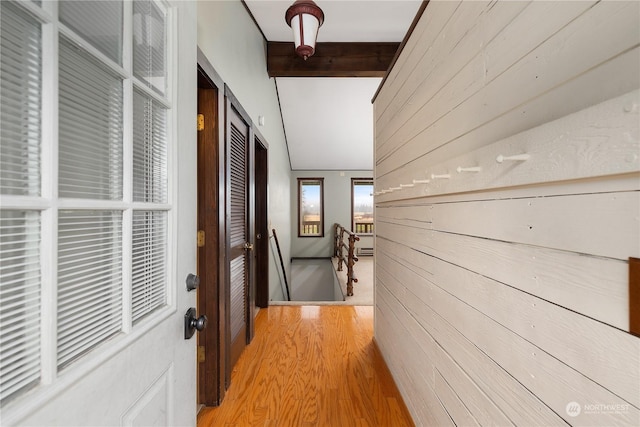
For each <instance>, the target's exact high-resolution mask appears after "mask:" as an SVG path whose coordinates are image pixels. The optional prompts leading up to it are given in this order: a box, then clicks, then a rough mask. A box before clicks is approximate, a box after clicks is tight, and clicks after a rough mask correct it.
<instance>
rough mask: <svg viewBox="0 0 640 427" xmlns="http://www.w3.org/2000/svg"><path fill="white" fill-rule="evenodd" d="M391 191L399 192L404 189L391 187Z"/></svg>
mask: <svg viewBox="0 0 640 427" xmlns="http://www.w3.org/2000/svg"><path fill="white" fill-rule="evenodd" d="M389 190H391V191H398V190H402V187H389Z"/></svg>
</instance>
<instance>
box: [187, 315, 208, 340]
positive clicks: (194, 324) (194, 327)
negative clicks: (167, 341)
mask: <svg viewBox="0 0 640 427" xmlns="http://www.w3.org/2000/svg"><path fill="white" fill-rule="evenodd" d="M206 327H207V316H205V315H202V316H200V317H196V309H195V308H194V307H191V308H190V309H189V310H187V312H186V313H185V314H184V339H185V340H188V339H189V338H191V337H192V336H193V334H195V333H196V331H201V330H203V329H204V328H206Z"/></svg>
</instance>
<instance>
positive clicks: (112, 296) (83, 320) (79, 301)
mask: <svg viewBox="0 0 640 427" xmlns="http://www.w3.org/2000/svg"><path fill="white" fill-rule="evenodd" d="M121 325H122V212H120V211H60V212H59V215H58V367H60V368H62V367H64V366H66V365H67V364H68V363H69V362H71V361H72V360H74V359H75V358H77V357H78V356H81V355H82V354H84V353H85V352H87V351H88V350H90V349H92V348H94V347H95V346H97V345H98V344H100V343H101V342H102V341H104V340H106V339H107V338H109V337H110V336H112V335H114V334H116V333H117V332H119V331H120V329H121Z"/></svg>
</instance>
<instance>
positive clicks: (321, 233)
mask: <svg viewBox="0 0 640 427" xmlns="http://www.w3.org/2000/svg"><path fill="white" fill-rule="evenodd" d="M305 184H314V185H319V186H320V221H319V222H320V224H319V225H318V227H319V230H318V233H316V234H305V233H303V231H304V230H303V228H304V226H303V218H304V216H303V213H302V207H303V205H302V187H303V185H305ZM298 237H302V238H307V237H316V238H317V237H320V238H322V237H324V178H298Z"/></svg>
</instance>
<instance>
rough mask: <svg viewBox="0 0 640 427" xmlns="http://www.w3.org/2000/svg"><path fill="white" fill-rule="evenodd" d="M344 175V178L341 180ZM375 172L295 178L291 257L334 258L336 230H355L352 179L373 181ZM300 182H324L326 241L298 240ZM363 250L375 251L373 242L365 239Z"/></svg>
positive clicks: (324, 173) (321, 173) (306, 174)
mask: <svg viewBox="0 0 640 427" xmlns="http://www.w3.org/2000/svg"><path fill="white" fill-rule="evenodd" d="M341 174H344V176H341ZM372 177H373V175H372V172H371V171H344V172H340V171H315V170H313V171H301V170H296V171H293V172H292V176H291V226H290V227H291V239H292V244H291V256H292V257H296V258H315V257H322V258H328V257H331V256H333V226H334V224H335V223H336V222H337V223H339V224H340V225H342V226H344V227H347V228H349V229H351V178H372ZM298 178H324V237H322V238H320V237H298ZM357 246H359V247H367V248H371V247H373V238H372V237H369V236H361V237H360V241H359V242H357Z"/></svg>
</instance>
